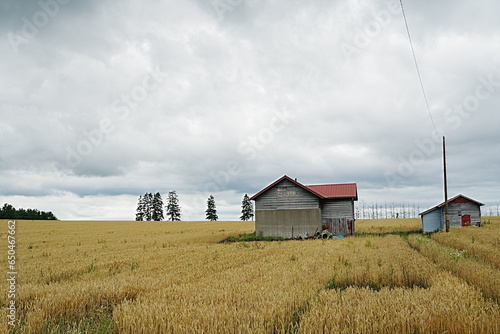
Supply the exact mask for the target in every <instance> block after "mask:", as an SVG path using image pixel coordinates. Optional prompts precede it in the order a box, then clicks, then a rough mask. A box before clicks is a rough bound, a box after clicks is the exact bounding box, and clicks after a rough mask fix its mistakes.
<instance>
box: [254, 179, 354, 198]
mask: <svg viewBox="0 0 500 334" xmlns="http://www.w3.org/2000/svg"><path fill="white" fill-rule="evenodd" d="M283 180H288V181H290V182H292V183H293V184H295V185H297V186H298V187H301V188H302V189H304V190H307V191H308V192H310V193H311V194H313V195H315V196H317V197H319V198H323V199H335V198H352V199H354V200H355V201H357V200H358V190H357V186H356V183H346V184H319V185H310V186H306V185H303V184H302V183H300V182H298V181H297V180H294V179H292V178H290V177H288V176H287V175H284V176H282V177H281V178H279V179H278V180H276V181H274V182H273V183H271V184H270V185H268V186H267V187H265V188H264V189H262V190H261V191H259V192H258V193H256V194H255V195H253V196H252V197H251V198H250V199H251V200H255V199H256V198H257V197H259V196H260V195H262V194H263V193H265V192H266V191H268V190H269V189H271V188H272V187H274V186H275V185H277V184H278V183H280V182H281V181H283Z"/></svg>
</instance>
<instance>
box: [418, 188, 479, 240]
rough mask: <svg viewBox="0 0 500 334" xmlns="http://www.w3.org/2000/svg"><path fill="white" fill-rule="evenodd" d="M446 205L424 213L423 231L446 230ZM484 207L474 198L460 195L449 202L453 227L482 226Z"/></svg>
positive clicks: (439, 205) (449, 212)
mask: <svg viewBox="0 0 500 334" xmlns="http://www.w3.org/2000/svg"><path fill="white" fill-rule="evenodd" d="M444 205H445V203H444V202H442V203H440V204H438V205H436V206H434V207H432V208H430V209H428V210H426V211H424V212H422V213H420V216H421V217H422V231H423V232H434V231H436V230H440V229H443V228H444V225H445V217H444ZM482 205H484V204H483V203H481V202H478V201H476V200H474V199H472V198H469V197H467V196H464V195H462V194H459V195H457V196H455V197H452V198H450V199H449V200H448V218H449V220H450V226H451V227H461V226H470V225H476V226H479V225H480V224H481V206H482Z"/></svg>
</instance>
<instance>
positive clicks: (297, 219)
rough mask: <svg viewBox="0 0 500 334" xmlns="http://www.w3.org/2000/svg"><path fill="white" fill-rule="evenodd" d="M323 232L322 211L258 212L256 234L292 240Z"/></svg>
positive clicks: (256, 213) (256, 215) (256, 214)
mask: <svg viewBox="0 0 500 334" xmlns="http://www.w3.org/2000/svg"><path fill="white" fill-rule="evenodd" d="M320 231H321V210H320V209H287V210H256V211H255V233H256V234H257V235H260V234H261V235H263V236H275V237H284V238H292V237H296V236H298V235H299V234H302V233H307V234H308V235H311V236H312V235H314V233H316V232H320Z"/></svg>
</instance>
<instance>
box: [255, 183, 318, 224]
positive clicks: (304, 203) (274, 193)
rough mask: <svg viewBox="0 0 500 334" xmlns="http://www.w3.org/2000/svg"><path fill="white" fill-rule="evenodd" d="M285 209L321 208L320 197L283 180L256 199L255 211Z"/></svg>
mask: <svg viewBox="0 0 500 334" xmlns="http://www.w3.org/2000/svg"><path fill="white" fill-rule="evenodd" d="M283 209H319V199H318V198H317V197H316V196H314V195H313V194H311V193H310V192H308V191H306V190H305V189H302V188H301V187H299V186H297V185H295V184H293V183H292V182H290V181H288V180H283V181H282V182H280V183H278V184H277V185H276V186H274V187H273V188H271V189H269V190H268V191H266V192H265V193H264V194H262V195H261V196H259V197H258V198H257V199H256V200H255V211H258V210H283ZM255 219H257V217H256V218H255Z"/></svg>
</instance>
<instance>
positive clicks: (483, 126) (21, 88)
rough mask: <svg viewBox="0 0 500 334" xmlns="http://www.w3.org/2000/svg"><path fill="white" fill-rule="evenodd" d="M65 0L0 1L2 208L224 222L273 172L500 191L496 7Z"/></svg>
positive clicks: (373, 188) (431, 193) (426, 191)
mask: <svg viewBox="0 0 500 334" xmlns="http://www.w3.org/2000/svg"><path fill="white" fill-rule="evenodd" d="M404 5H405V12H406V16H407V19H408V24H409V28H410V32H411V36H412V42H413V47H414V50H415V54H416V58H417V61H418V63H419V66H420V73H421V76H422V80H423V83H424V87H425V90H426V93H427V98H428V102H429V107H430V110H431V115H432V118H433V121H434V124H435V127H436V130H437V134H436V130H435V129H434V126H433V124H432V121H431V118H430V116H429V113H428V111H427V109H426V105H425V101H424V99H423V96H422V92H421V90H420V84H419V81H418V77H417V73H416V70H415V66H414V62H413V58H412V54H411V50H410V45H409V41H408V36H407V33H406V29H405V25H404V21H403V17H402V14H401V8H400V7H399V1H397V0H392V1H386V0H383V1H362V0H358V1H326V0H316V1H298V0H292V1H278V0H238V1H236V0H232V1H229V0H215V1H208V0H207V1H202V0H186V1H170V0H166V1H139V0H128V1H118V0H115V1H112V0H109V1H77V0H73V1H71V0H41V1H14V0H4V1H2V2H1V4H0V12H1V14H0V55H1V59H2V61H1V62H0V78H1V79H0V204H1V203H3V202H8V203H11V204H12V205H14V206H16V207H36V208H39V209H41V210H50V211H53V212H54V213H55V214H56V215H57V216H58V218H60V219H127V220H130V219H133V218H134V211H135V206H136V201H137V197H138V196H139V195H141V194H144V193H145V192H156V191H160V192H161V193H162V194H163V195H164V196H165V197H166V194H167V193H168V191H170V190H176V191H177V192H178V194H179V198H180V204H181V207H182V213H183V217H182V218H183V219H184V220H202V219H204V210H205V208H206V204H205V202H206V199H207V197H208V196H209V195H210V194H213V195H214V196H215V199H216V204H217V208H218V211H219V218H220V219H222V220H236V219H237V218H238V217H239V214H240V205H241V199H242V196H243V195H244V194H245V193H248V194H249V195H251V194H254V193H256V192H257V191H259V190H260V189H262V188H263V187H265V186H267V185H268V184H269V183H271V182H273V181H274V180H276V179H278V178H279V177H281V176H283V175H284V174H287V175H289V176H290V177H297V178H298V180H299V181H300V182H303V183H304V184H314V183H343V182H356V183H357V184H358V192H359V199H360V200H363V201H365V202H372V201H373V202H375V201H377V202H379V203H380V202H384V201H387V202H392V201H399V202H401V201H405V202H410V203H418V204H419V206H420V207H421V208H425V207H430V206H433V205H435V204H437V203H439V202H441V201H442V198H443V192H442V156H441V137H442V136H443V135H445V136H446V141H447V153H448V171H449V194H450V197H451V196H454V195H456V194H458V193H463V194H465V195H466V196H469V197H472V198H474V199H477V200H478V201H481V202H483V203H485V204H487V205H497V204H500V155H499V152H500V131H499V126H500V113H499V107H500V3H499V2H498V1H497V0H484V1H481V2H480V4H479V3H478V2H473V1H466V0H457V1H451V0H448V1H415V0H411V1H409V0H406V1H404Z"/></svg>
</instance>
